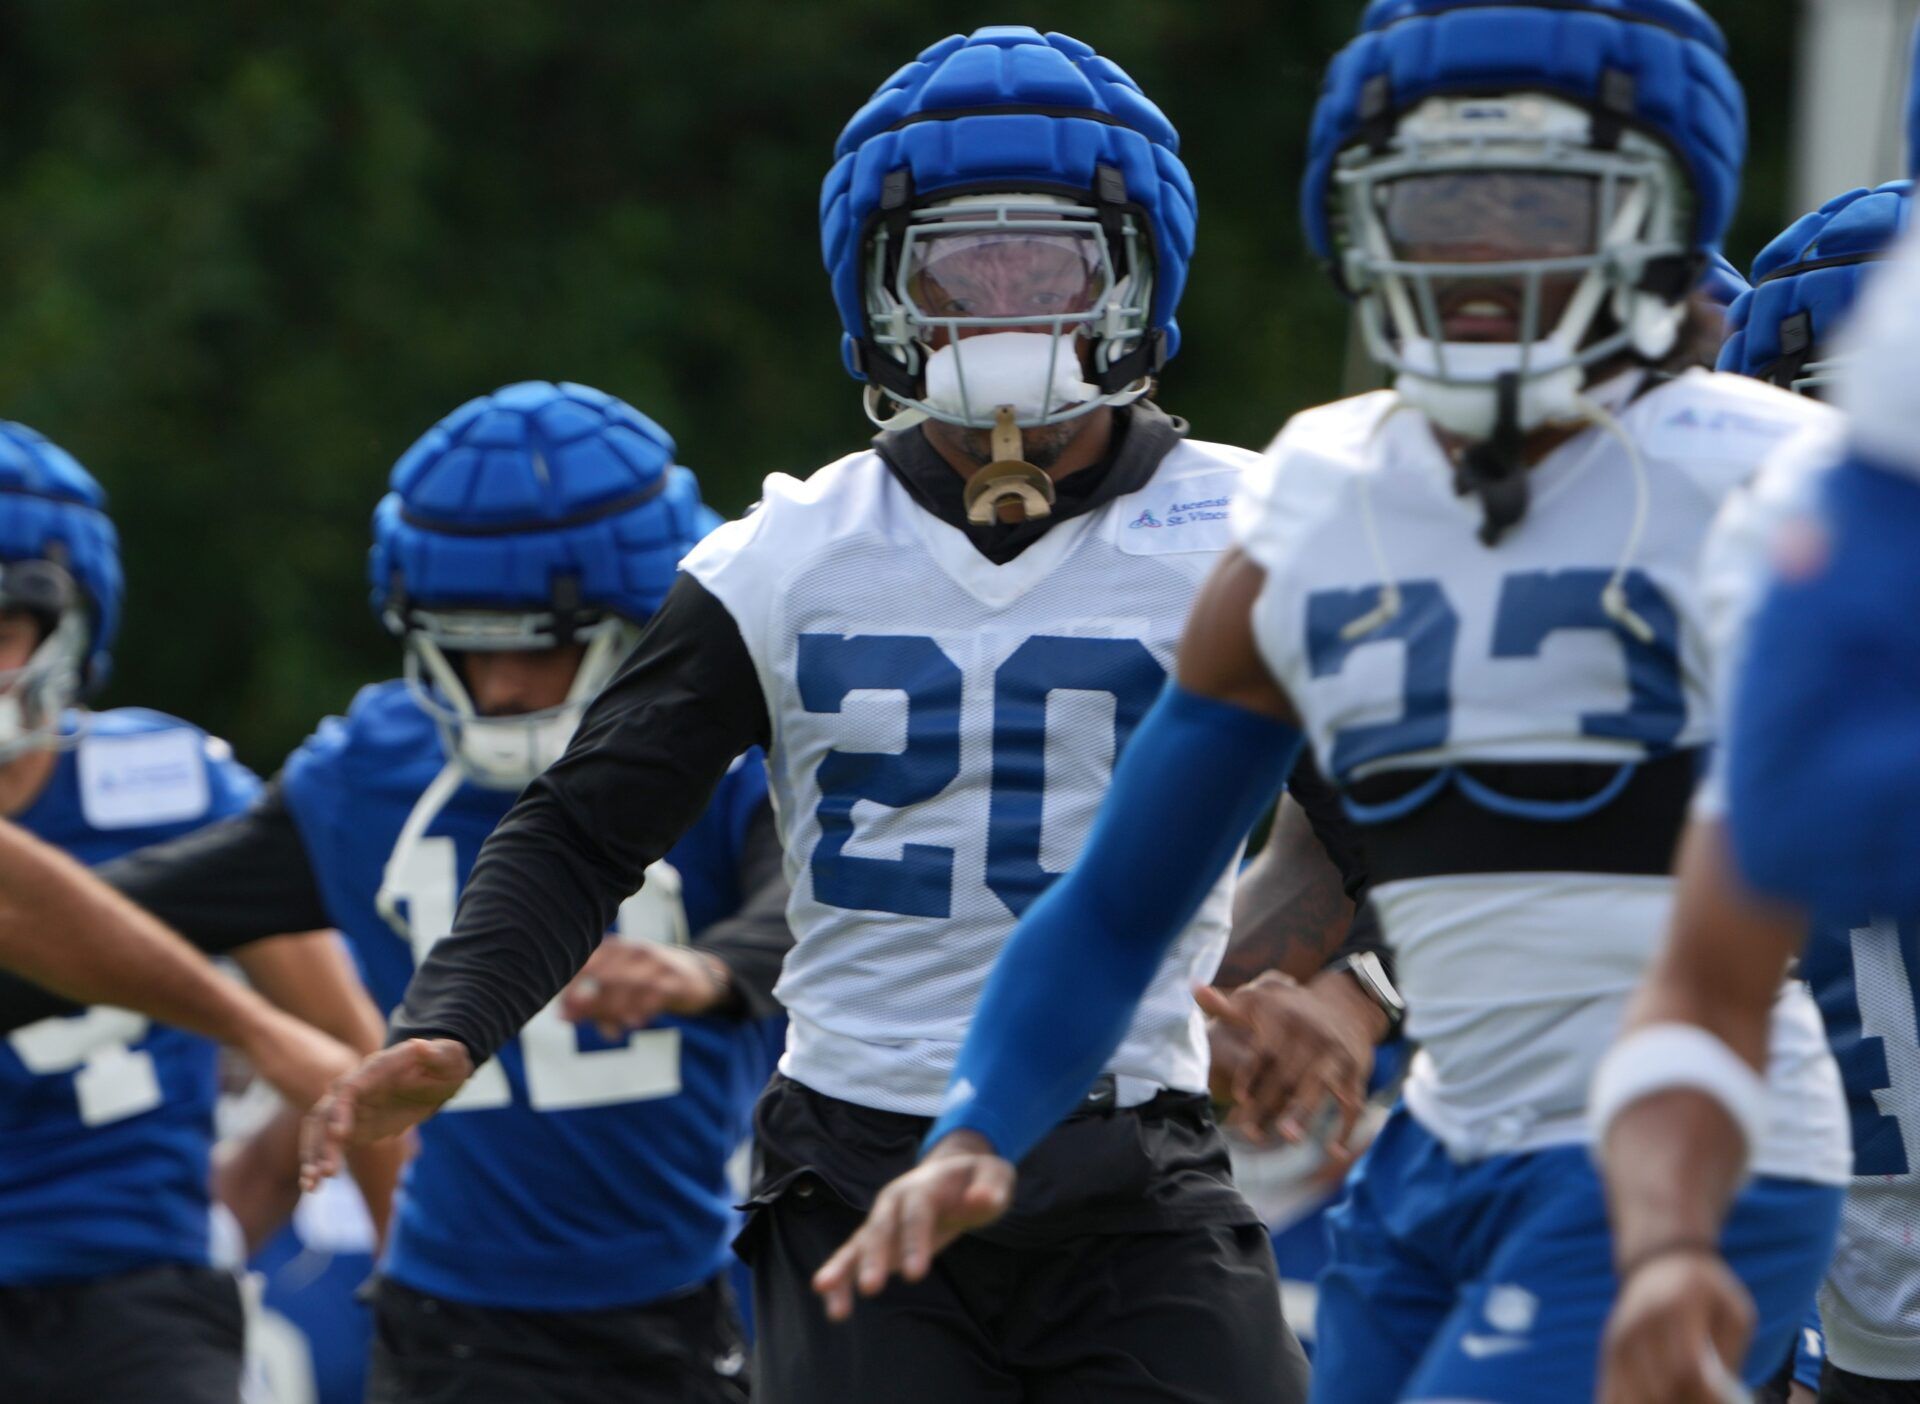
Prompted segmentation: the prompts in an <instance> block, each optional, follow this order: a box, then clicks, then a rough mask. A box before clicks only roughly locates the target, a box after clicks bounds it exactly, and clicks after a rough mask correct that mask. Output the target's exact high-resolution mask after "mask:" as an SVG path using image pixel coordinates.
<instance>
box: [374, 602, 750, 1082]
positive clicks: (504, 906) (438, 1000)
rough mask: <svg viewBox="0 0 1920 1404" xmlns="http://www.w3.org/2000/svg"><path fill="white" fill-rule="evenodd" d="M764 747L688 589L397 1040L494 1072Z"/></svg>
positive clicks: (458, 935)
mask: <svg viewBox="0 0 1920 1404" xmlns="http://www.w3.org/2000/svg"><path fill="white" fill-rule="evenodd" d="M768 738H769V727H768V724H767V708H766V702H765V700H764V698H763V697H762V695H761V691H760V680H759V677H758V676H757V674H756V673H755V672H754V667H753V659H752V657H751V656H750V655H749V654H748V653H747V646H746V644H745V642H744V641H743V640H742V639H741V637H740V630H739V628H738V626H737V625H735V623H734V621H733V616H732V615H730V614H728V613H727V610H726V606H724V605H722V604H721V603H720V602H719V600H717V599H715V598H714V597H713V596H712V595H711V594H709V593H708V592H707V590H706V588H705V587H704V586H702V585H701V584H700V583H699V582H698V581H696V580H694V579H693V578H692V577H691V576H688V575H682V576H681V577H680V578H679V580H678V581H676V582H675V584H674V587H673V589H672V590H671V591H669V592H668V594H667V598H666V601H665V603H664V604H662V605H661V607H660V609H659V611H658V612H657V613H656V614H655V615H654V616H653V619H652V620H651V621H650V622H649V623H648V625H647V627H646V629H645V631H644V632H642V634H641V636H640V642H639V643H638V645H637V646H636V647H635V648H634V651H633V654H632V656H631V657H629V658H628V659H627V661H626V663H625V664H624V665H623V666H622V667H621V669H620V671H619V673H618V674H616V675H615V677H614V679H613V681H612V682H611V683H609V684H608V686H607V688H606V690H605V691H604V692H602V693H601V694H600V696H599V697H597V698H596V699H595V700H594V702H593V705H592V706H590V707H589V708H588V709H587V713H586V716H585V717H584V718H583V719H582V720H581V723H580V730H579V732H578V733H577V734H576V735H575V737H574V739H573V744H572V745H570V746H569V747H568V748H567V752H566V754H565V755H563V756H562V757H561V758H560V759H559V760H558V761H556V762H555V763H554V764H553V765H552V766H551V767H549V768H548V770H547V771H546V773H545V774H543V775H541V776H540V777H539V778H538V779H537V780H535V781H534V782H533V784H531V785H529V786H528V787H527V789H526V792H525V793H524V794H522V795H521V796H520V799H519V801H518V802H517V803H516V804H515V805H514V806H513V808H512V809H511V810H510V811H509V812H508V814H507V817H506V818H505V819H503V820H502V821H501V822H500V826H499V827H498V828H496V829H495V830H494V831H493V835H492V836H491V837H490V838H489V839H488V840H487V841H486V843H485V844H484V845H483V846H482V847H481V849H480V857H479V860H478V861H477V862H476V863H475V864H474V868H473V873H472V875H471V876H470V877H469V878H468V879H467V884H466V888H465V890H464V891H463V892H462V894H461V898H460V907H459V912H458V914H457V915H456V916H455V918H454V923H453V932H452V934H451V935H449V936H448V937H447V938H446V939H445V940H443V941H441V942H439V943H437V944H436V945H435V946H434V948H433V953H432V955H431V956H429V957H428V959H427V960H426V962H425V963H424V964H422V965H421V967H420V969H419V970H418V971H416V972H415V974H414V978H413V983H412V984H411V985H410V986H408V988H407V998H406V1002H405V1004H403V1005H402V1006H401V1008H400V1009H399V1010H397V1011H396V1012H395V1014H394V1018H393V1037H394V1039H395V1040H396V1041H397V1040H399V1039H403V1038H451V1039H456V1040H458V1041H459V1042H460V1043H462V1044H464V1045H466V1048H467V1050H468V1052H470V1053H471V1054H472V1055H473V1059H474V1062H475V1063H476V1064H478V1063H479V1062H482V1061H484V1060H485V1059H487V1058H490V1057H492V1056H493V1054H494V1052H495V1051H496V1050H497V1049H499V1047H500V1046H501V1045H502V1044H503V1043H505V1042H506V1041H507V1040H508V1039H510V1038H512V1037H513V1036H514V1034H515V1033H517V1032H518V1031H519V1029H520V1026H521V1025H523V1024H524V1023H526V1021H527V1020H528V1019H530V1018H532V1017H533V1015H534V1014H535V1013H536V1012H537V1011H538V1010H539V1009H540V1008H541V1007H542V1006H544V1005H545V1004H546V1002H547V1001H548V1000H550V999H552V998H553V996H554V995H555V994H557V993H558V992H559V991H560V990H561V989H562V988H564V987H565V985H566V983H567V982H568V981H569V980H571V979H572V978H573V976H574V974H575V973H576V972H578V970H579V969H580V967H581V966H582V965H584V964H585V963H586V960H587V957H588V956H590V955H592V954H593V951H594V947H595V946H597V945H598V944H599V942H600V935H601V933H602V932H604V931H605V930H606V929H607V927H608V926H609V925H610V924H611V923H612V921H613V918H614V914H615V912H616V911H617V910H618V909H619V906H620V904H621V903H622V902H623V901H625V900H626V899H627V897H628V896H630V895H631V894H632V893H634V892H635V891H637V890H638V889H639V887H640V883H641V878H642V875H643V874H644V873H645V872H646V870H647V868H648V867H649V866H650V865H652V864H653V863H654V862H656V861H657V860H659V859H660V858H661V857H662V856H664V855H665V854H666V852H667V850H668V849H669V848H671V847H672V846H673V844H674V842H675V841H676V840H677V839H679V837H680V835H681V834H683V833H685V832H686V831H687V829H688V828H689V827H690V826H691V825H692V824H693V822H694V820H696V819H697V818H699V816H700V814H701V811H703V810H704V809H705V808H706V806H707V803H708V801H709V800H710V799H711V798H712V796H713V791H714V787H715V786H716V785H718V784H719V782H720V779H721V777H722V776H724V775H725V774H726V772H727V767H728V766H730V765H731V764H732V763H733V760H734V758H735V757H736V756H738V755H739V754H740V753H741V752H742V751H745V750H747V749H749V748H750V747H753V746H764V745H766V744H767V741H768Z"/></svg>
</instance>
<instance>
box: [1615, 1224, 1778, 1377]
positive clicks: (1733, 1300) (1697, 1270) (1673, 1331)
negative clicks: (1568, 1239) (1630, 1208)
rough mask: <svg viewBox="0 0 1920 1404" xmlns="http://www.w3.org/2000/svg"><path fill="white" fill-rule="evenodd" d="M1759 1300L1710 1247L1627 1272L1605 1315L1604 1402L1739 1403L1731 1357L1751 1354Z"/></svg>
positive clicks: (1737, 1358) (1665, 1257) (1736, 1358)
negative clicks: (1610, 1310) (1749, 1348)
mask: <svg viewBox="0 0 1920 1404" xmlns="http://www.w3.org/2000/svg"><path fill="white" fill-rule="evenodd" d="M1753 1320H1754V1312H1753V1299H1752V1298H1751V1297H1749V1296H1748V1295H1747V1290H1746V1288H1744V1287H1742V1286H1741V1285H1740V1281H1739V1279H1738V1278H1736V1277H1735V1276H1734V1275H1733V1273H1732V1272H1731V1271H1730V1270H1729V1269H1728V1267H1727V1265H1726V1263H1724V1262H1722V1261H1721V1259H1720V1255H1719V1254H1717V1253H1712V1252H1708V1251H1706V1250H1705V1249H1689V1250H1684V1251H1677V1252H1671V1253H1667V1254H1664V1255H1662V1256H1660V1257H1658V1258H1655V1259H1653V1260H1652V1261H1650V1262H1648V1263H1646V1265H1645V1266H1643V1267H1641V1268H1640V1269H1638V1270H1637V1271H1634V1272H1632V1273H1631V1274H1629V1276H1628V1278H1627V1280H1626V1282H1625V1284H1624V1285H1623V1286H1622V1287H1621V1289H1620V1297H1619V1300H1617V1301H1616V1302H1615V1303H1614V1304H1613V1315H1612V1316H1611V1317H1610V1318H1608V1321H1607V1338H1606V1345H1605V1349H1604V1355H1603V1358H1602V1360H1601V1378H1600V1404H1650V1401H1653V1400H1658V1401H1660V1404H1741V1401H1744V1400H1746V1399H1747V1398H1748V1397H1749V1396H1748V1394H1747V1392H1746V1391H1745V1390H1744V1389H1743V1388H1742V1387H1741V1385H1740V1380H1739V1377H1738V1376H1737V1375H1736V1374H1735V1373H1734V1371H1733V1368H1732V1367H1731V1366H1729V1365H1728V1363H1727V1362H1728V1361H1733V1362H1735V1363H1736V1364H1737V1363H1738V1362H1739V1361H1740V1360H1742V1359H1743V1358H1744V1357H1745V1356H1746V1352H1747V1343H1748V1342H1749V1341H1750V1340H1751V1339H1752V1337H1753Z"/></svg>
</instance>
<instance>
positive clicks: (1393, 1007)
mask: <svg viewBox="0 0 1920 1404" xmlns="http://www.w3.org/2000/svg"><path fill="white" fill-rule="evenodd" d="M1331 970H1344V971H1346V972H1347V974H1349V975H1351V976H1352V977H1353V982H1354V983H1355V984H1356V985H1358V986H1359V987H1360V991H1361V993H1362V994H1364V995H1366V997H1367V998H1368V999H1370V1000H1372V1001H1373V1002H1374V1003H1375V1004H1377V1005H1379V1006H1380V1012H1381V1013H1383V1014H1385V1015H1386V1016H1387V1037H1388V1038H1392V1037H1393V1036H1394V1035H1395V1034H1397V1033H1398V1032H1400V1025H1401V1024H1402V1023H1404V1022H1405V1021H1406V1017H1407V1002H1406V1001H1405V1000H1404V999H1402V998H1400V991H1398V990H1396V989H1395V988H1394V987H1393V979H1392V977H1390V976H1389V975H1388V974H1387V967H1386V965H1385V963H1384V962H1382V961H1381V959H1380V957H1379V956H1377V955H1375V954H1374V953H1373V952H1372V951H1357V952H1355V953H1354V954H1353V955H1348V956H1341V957H1340V959H1338V960H1336V961H1332V962H1330V963H1329V964H1328V965H1326V966H1325V967H1323V973H1324V972H1325V971H1331Z"/></svg>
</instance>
